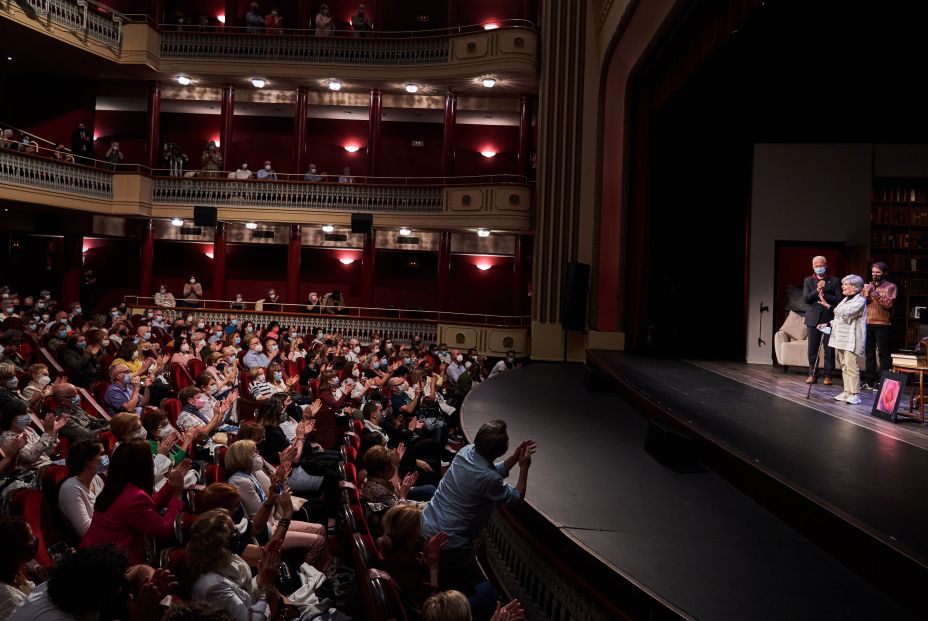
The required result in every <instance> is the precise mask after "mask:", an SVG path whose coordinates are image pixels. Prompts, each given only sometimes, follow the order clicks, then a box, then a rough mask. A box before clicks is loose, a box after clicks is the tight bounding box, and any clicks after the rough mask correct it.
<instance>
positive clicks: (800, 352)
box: [773, 311, 824, 373]
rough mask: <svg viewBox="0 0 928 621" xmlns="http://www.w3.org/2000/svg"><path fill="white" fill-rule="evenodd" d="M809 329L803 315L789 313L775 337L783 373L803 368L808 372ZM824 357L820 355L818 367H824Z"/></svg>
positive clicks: (774, 341) (774, 340) (776, 351)
mask: <svg viewBox="0 0 928 621" xmlns="http://www.w3.org/2000/svg"><path fill="white" fill-rule="evenodd" d="M808 339H809V328H808V327H807V326H806V325H805V321H804V318H803V316H802V315H800V314H799V313H797V312H795V311H789V315H788V316H787V317H786V321H784V322H783V325H782V326H780V329H779V330H778V331H777V333H776V334H775V335H773V351H774V352H775V353H776V356H777V362H778V363H779V364H781V365H782V366H783V372H784V373H788V372H789V367H801V368H803V369H806V370H808V366H809V354H808V343H807V341H808ZM823 362H824V355H823V354H819V357H818V366H819V368H821V367H822V363H823Z"/></svg>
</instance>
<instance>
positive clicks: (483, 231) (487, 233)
mask: <svg viewBox="0 0 928 621" xmlns="http://www.w3.org/2000/svg"><path fill="white" fill-rule="evenodd" d="M489 236H490V229H477V237H489Z"/></svg>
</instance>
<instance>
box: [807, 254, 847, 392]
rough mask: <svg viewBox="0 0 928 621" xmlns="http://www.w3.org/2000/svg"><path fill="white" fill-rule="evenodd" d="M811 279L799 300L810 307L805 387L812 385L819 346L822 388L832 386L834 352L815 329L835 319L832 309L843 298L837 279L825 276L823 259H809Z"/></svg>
mask: <svg viewBox="0 0 928 621" xmlns="http://www.w3.org/2000/svg"><path fill="white" fill-rule="evenodd" d="M812 271H813V275H812V276H809V277H808V278H806V279H805V280H804V281H803V283H802V297H803V300H805V303H806V304H808V305H809V310H807V311H806V319H805V324H806V326H807V327H808V328H809V339H808V341H807V343H808V346H809V377H808V378H807V379H806V384H814V383H815V373H814V372H813V369H815V367H816V360H817V358H818V350H819V346H820V345H821V347H822V349H824V351H825V369H824V372H823V375H824V376H825V379H824V381H823V382H822V383H823V384H825V385H830V384H831V374H832V372H833V371H834V370H835V350H834V349H832V348H831V347H829V346H828V335H827V334H825V333H824V332H822V331H821V330H819V329H818V327H817V326H820V325H822V324H827V323H829V322H831V320H832V319H834V318H835V314H834V307H835V306H836V305H837V304H838V302H840V301H841V299H842V298H843V297H844V296H843V295H842V294H841V280H840V279H838V278H837V277H836V276H829V275H828V262H827V261H826V260H825V257H815V258H814V259H812Z"/></svg>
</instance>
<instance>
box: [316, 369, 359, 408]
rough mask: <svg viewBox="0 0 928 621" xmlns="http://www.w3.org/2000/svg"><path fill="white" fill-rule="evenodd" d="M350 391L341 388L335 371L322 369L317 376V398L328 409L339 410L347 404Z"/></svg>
mask: <svg viewBox="0 0 928 621" xmlns="http://www.w3.org/2000/svg"><path fill="white" fill-rule="evenodd" d="M350 396H351V394H350V392H345V391H344V390H342V389H341V382H340V381H339V379H338V376H337V375H336V374H335V371H324V372H323V373H322V375H321V376H320V378H319V398H320V399H321V400H322V403H323V404H324V405H325V406H326V407H327V408H329V409H330V410H340V409H342V408H343V407H345V406H346V405H348V399H349V397H350Z"/></svg>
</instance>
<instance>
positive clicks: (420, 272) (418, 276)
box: [374, 250, 438, 310]
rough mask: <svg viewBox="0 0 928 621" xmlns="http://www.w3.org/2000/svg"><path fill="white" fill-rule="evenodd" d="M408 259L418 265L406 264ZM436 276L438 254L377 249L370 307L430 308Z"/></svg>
mask: <svg viewBox="0 0 928 621" xmlns="http://www.w3.org/2000/svg"><path fill="white" fill-rule="evenodd" d="M411 258H414V259H416V260H417V261H418V263H419V267H417V268H409V267H407V266H406V262H407V260H409V259H411ZM437 279H438V253H436V252H404V251H389V250H381V251H379V252H378V253H377V265H376V269H375V277H374V306H380V307H384V308H389V307H391V306H392V307H395V308H408V309H416V308H421V309H425V310H432V309H434V308H435V282H436V281H437Z"/></svg>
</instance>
